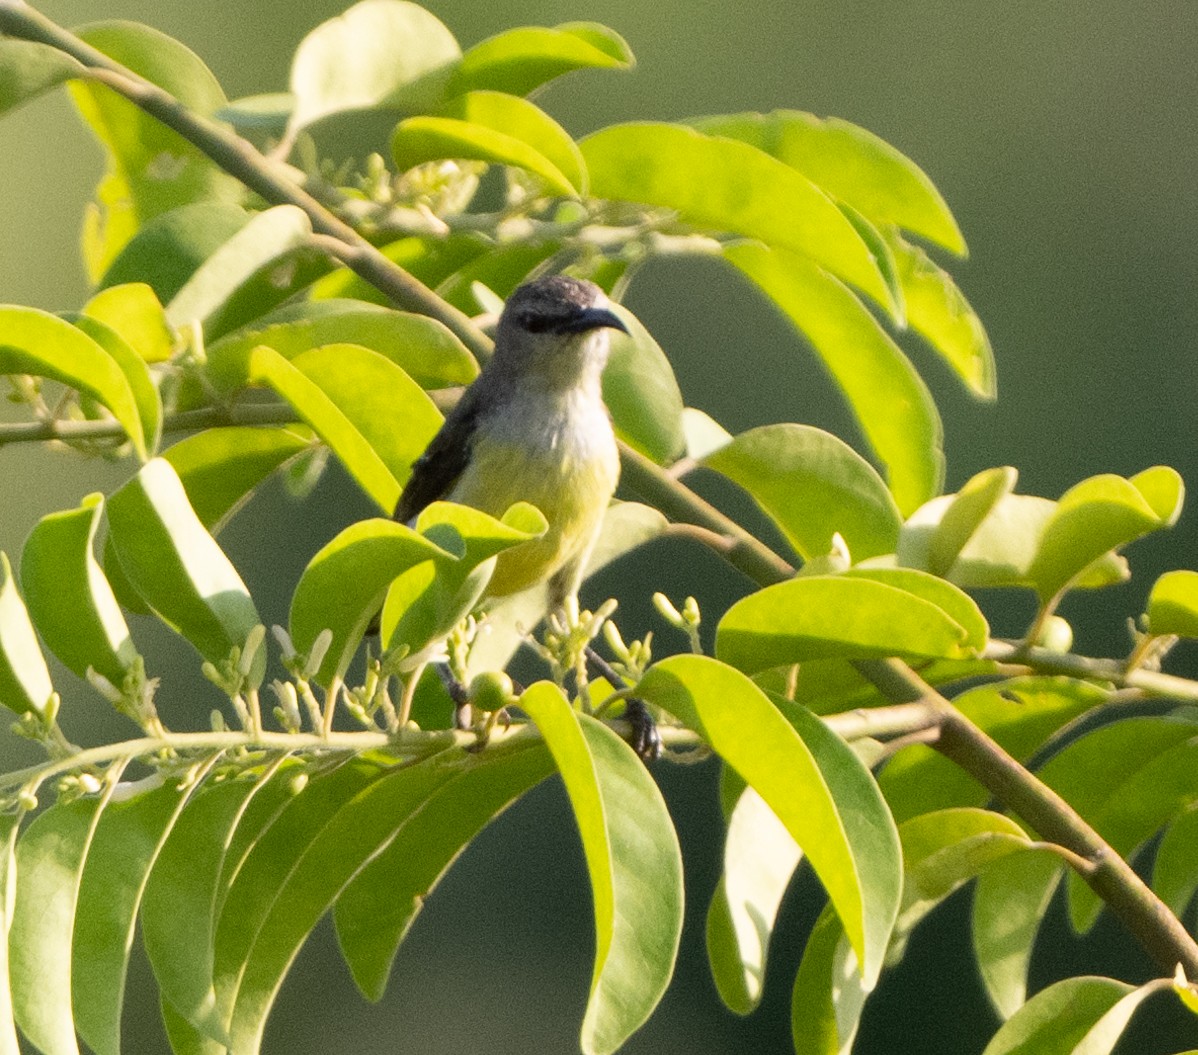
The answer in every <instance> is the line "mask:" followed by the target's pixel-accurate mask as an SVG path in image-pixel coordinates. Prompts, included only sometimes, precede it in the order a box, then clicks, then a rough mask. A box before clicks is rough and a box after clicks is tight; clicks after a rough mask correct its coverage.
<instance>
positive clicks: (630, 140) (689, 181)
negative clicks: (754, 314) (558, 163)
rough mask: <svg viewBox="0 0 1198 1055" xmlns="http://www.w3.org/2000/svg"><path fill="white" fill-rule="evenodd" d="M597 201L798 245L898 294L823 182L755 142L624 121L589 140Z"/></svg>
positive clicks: (887, 302)
mask: <svg viewBox="0 0 1198 1055" xmlns="http://www.w3.org/2000/svg"><path fill="white" fill-rule="evenodd" d="M579 148H580V149H581V150H582V155H583V158H584V159H585V161H586V165H587V169H588V171H589V172H590V174H591V194H592V195H593V196H594V197H597V198H613V199H616V200H619V201H632V202H640V203H643V204H645V205H653V206H660V207H662V208H665V209H673V210H676V211H677V213H678V216H679V218H680V219H681V220H682V221H683V222H684V223H688V224H691V225H693V226H695V227H697V228H700V229H703V230H707V231H712V232H727V233H728V234H735V235H744V236H745V237H747V238H756V239H760V240H761V241H762V242H764V243H766V245H769V246H774V247H778V248H783V249H789V250H791V251H793V252H794V253H795V254H796V256H798V257H799V258H800V259H804V258H805V260H806V262H807V263H808V264H809V265H810V266H812V267H822V268H826V269H827V270H828V271H830V272H831V273H832V274H833V275H836V276H837V277H838V278H841V279H843V280H844V281H846V282H849V283H851V284H852V285H854V286H856V287H857V288H858V289H860V290H863V291H864V292H865V293H867V294H868V295H869V296H871V297H872V298H873V299H874V300H876V301H877V302H878V303H879V304H880V305H882V306H883V307H884V308H886V310H887V311H888V312H893V311H894V310H895V304H894V301H893V299H892V297H891V295H890V291H889V289H888V288H887V286H886V282H885V280H884V279H883V276H882V273H881V271H879V269H878V266H877V263H876V261H875V260H874V258H873V256H872V255H871V253H870V251H869V248H868V247H867V246H866V244H865V243H864V242H863V241H862V240H861V236H860V235H859V234H858V233H857V230H856V229H855V228H854V227H853V225H852V223H851V222H850V221H849V219H848V218H847V217H846V216H845V215H844V213H842V212H841V211H840V209H838V208H837V207H836V204H835V203H834V202H833V201H832V200H831V199H830V198H828V197H827V195H825V194H824V193H823V191H821V190H820V189H819V188H818V187H816V186H815V185H814V184H812V183H811V182H810V181H809V180H807V179H806V178H805V177H803V176H802V175H800V174H799V173H797V172H795V171H794V170H793V169H792V168H790V167H789V166H787V165H784V164H782V163H781V162H779V161H776V160H775V159H774V158H771V157H770V156H769V155H768V154H764V153H762V152H761V151H760V150H757V149H756V148H755V147H751V146H748V145H747V144H745V143H738V142H735V141H734V140H730V139H721V138H718V137H715V136H707V135H703V134H702V133H700V132H696V131H695V130H694V129H692V128H687V127H685V126H683V125H674V124H663V123H656V122H644V123H636V124H624V125H614V126H612V127H610V128H604V129H601V130H600V131H598V132H595V133H593V134H592V135H589V136H587V137H586V138H585V139H583V140H582V141H581V142H580V143H579Z"/></svg>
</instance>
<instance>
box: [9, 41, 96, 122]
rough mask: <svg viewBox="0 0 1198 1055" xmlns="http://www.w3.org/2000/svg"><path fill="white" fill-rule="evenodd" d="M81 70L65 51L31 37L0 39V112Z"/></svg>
mask: <svg viewBox="0 0 1198 1055" xmlns="http://www.w3.org/2000/svg"><path fill="white" fill-rule="evenodd" d="M82 72H83V66H82V65H80V63H79V62H77V61H76V60H75V59H73V58H71V56H70V55H67V54H66V53H65V52H62V51H59V50H58V49H57V48H52V47H50V45H49V44H38V43H36V42H34V41H32V40H16V39H13V38H7V37H6V38H5V39H3V40H0V115H3V114H7V113H8V112H9V111H10V110H15V109H16V108H17V107H18V106H22V105H24V104H25V103H27V102H29V101H30V100H31V99H36V98H37V97H38V96H39V95H42V94H44V93H45V92H48V91H49V90H50V89H51V88H57V87H58V86H59V85H60V84H63V83H64V82H66V81H67V80H69V79H70V78H72V77H76V76H78V75H79V74H80V73H82Z"/></svg>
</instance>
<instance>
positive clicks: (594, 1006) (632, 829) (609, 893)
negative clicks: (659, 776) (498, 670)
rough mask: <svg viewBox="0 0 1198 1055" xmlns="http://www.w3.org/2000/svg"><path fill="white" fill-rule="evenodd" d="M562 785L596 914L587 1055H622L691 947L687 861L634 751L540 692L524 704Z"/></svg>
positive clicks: (543, 688) (552, 691)
mask: <svg viewBox="0 0 1198 1055" xmlns="http://www.w3.org/2000/svg"><path fill="white" fill-rule="evenodd" d="M520 708H521V710H523V711H525V712H526V713H527V714H528V716H529V717H530V718H531V719H532V720H533V721H534V722H535V723H536V725H537V728H538V729H540V731H541V735H542V736H544V737H545V742H546V744H548V746H549V750H550V752H551V753H552V754H553V760H554V763H555V764H556V765H557V768H558V771H559V772H560V773H561V775H562V780H563V781H564V782H565V785H566V792H567V794H568V795H569V796H570V804H571V806H572V807H573V809H574V819H575V821H576V822H577V823H578V830H579V834H580V835H581V837H582V846H583V850H584V852H585V854H586V861H587V870H588V872H589V873H590V877H591V891H592V894H593V896H594V906H595V945H596V950H595V970H594V974H593V975H592V976H591V996H590V1000H589V1002H588V1004H587V1010H586V1016H585V1017H584V1019H583V1023H582V1050H583V1051H584V1052H585V1053H587V1055H592V1053H594V1055H607V1053H609V1052H614V1051H616V1050H617V1049H618V1048H619V1047H620V1046H621V1045H622V1044H623V1043H624V1042H625V1041H626V1040H627V1039H628V1038H629V1037H630V1036H631V1035H632V1034H633V1033H634V1032H635V1031H636V1030H637V1029H638V1028H640V1026H641V1025H642V1024H643V1023H644V1022H645V1020H646V1019H647V1018H648V1017H649V1015H650V1014H652V1012H653V1009H654V1008H655V1007H656V1006H657V1004H658V1002H659V1001H660V1000H661V998H662V996H663V995H664V994H665V991H666V986H667V985H668V984H669V981H670V977H671V975H672V974H673V973H674V961H675V959H676V958H677V955H678V943H679V941H680V939H681V937H682V851H681V850H680V849H679V847H678V837H677V835H675V833H674V826H673V824H672V823H671V821H670V815H669V813H668V812H667V810H666V804H665V800H664V799H662V797H661V792H660V791H658V789H657V785H656V784H655V783H654V782H653V779H652V777H650V776H649V774H648V771H647V770H646V769H645V767H644V766H643V765H642V764H641V761H640V759H638V758H637V757H636V755H635V754H633V752H632V749H631V748H630V747H629V746H628V745H627V744H625V743H624V741H622V740H621V739H620V738H619V737H618V736H616V734H615V733H613V732H612V731H611V730H610V729H608V728H607V727H606V726H605V725H603V724H602V723H600V722H598V721H596V720H595V719H593V718H590V717H588V716H586V715H579V714H576V713H575V712H574V710H573V709H572V708H571V707H570V704H569V703H568V702H567V701H566V698H565V697H564V696H563V695H562V693H561V690H560V689H558V688H556V687H555V686H553V685H551V684H549V683H548V682H540V683H538V684H537V685H534V686H533V687H532V688H530V689H528V690H527V691H526V692H525V693H524V694H523V695H522V696H521V697H520Z"/></svg>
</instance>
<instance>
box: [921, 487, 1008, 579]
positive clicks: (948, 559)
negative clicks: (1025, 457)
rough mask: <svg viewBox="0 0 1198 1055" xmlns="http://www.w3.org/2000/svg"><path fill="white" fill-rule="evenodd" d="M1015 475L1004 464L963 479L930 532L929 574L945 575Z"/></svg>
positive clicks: (1001, 497) (1006, 490) (1005, 494)
mask: <svg viewBox="0 0 1198 1055" xmlns="http://www.w3.org/2000/svg"><path fill="white" fill-rule="evenodd" d="M1018 478H1019V472H1018V470H1016V469H1012V468H1010V467H1009V466H1004V467H1002V468H997V469H986V470H985V471H984V472H980V473H978V474H977V475H976V476H972V477H970V478H969V479H968V480H967V481H966V482H965V485H964V486H963V487H962V488H961V490H960V491H958V492H957V493H956V495H955V496H953V499H952V502H951V504H949V505H948V506H947V507H946V508H945V510H944V513H943V514H942V515H941V517H940V521H939V523H938V524H937V525H936V526H935V528H934V529H933V531H932V532H931V539H930V541H929V543H928V549H927V570H928V571H930V572H931V573H932V574H933V575H948V573H949V572H950V570H951V569H952V567H953V565H954V564H955V563H956V562H957V558H958V557H959V556H960V555H961V551H962V550H963V549H964V548H965V546H966V545H967V544H968V543H969V540H970V539H971V538H972V537H973V535H974V533H975V532H976V531H977V529H978V528H979V527H980V526H981V524H982V522H983V521H984V520H985V519H986V518H987V517H988V516H989V515H990V513H991V512H992V511H993V509H994V507H995V505H997V504H998V502H1000V501H1001V500H1002V499H1003V498H1005V497H1006V496H1007V495H1009V494H1010V493H1011V492H1012V491H1013V490H1014V489H1015V481H1016V480H1017V479H1018Z"/></svg>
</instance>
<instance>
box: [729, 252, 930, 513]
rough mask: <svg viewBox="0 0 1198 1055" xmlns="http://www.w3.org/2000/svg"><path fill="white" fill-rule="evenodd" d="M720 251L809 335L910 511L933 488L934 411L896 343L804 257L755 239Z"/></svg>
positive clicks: (901, 505) (893, 489)
mask: <svg viewBox="0 0 1198 1055" xmlns="http://www.w3.org/2000/svg"><path fill="white" fill-rule="evenodd" d="M724 255H725V256H726V257H727V258H728V260H729V261H731V262H732V264H734V265H735V266H736V267H737V268H739V269H740V270H741V271H743V272H744V273H745V274H746V275H747V276H748V277H749V278H750V279H752V280H753V282H754V283H756V284H757V285H758V286H759V287H760V288H761V290H762V292H764V293H765V294H766V295H767V296H768V297H769V298H770V299H771V300H773V301H774V303H775V304H777V306H778V307H779V308H780V309H781V310H782V312H783V313H784V314H785V315H786V316H787V318H789V319H790V321H791V322H792V323H793V324H794V325H795V327H796V328H797V329H798V330H799V331H800V332H801V333H802V334H803V335H804V336H805V337H806V338H807V339H808V341H810V343H811V346H812V348H813V349H814V350H815V352H816V354H817V355H819V357H820V359H821V360H822V361H823V363H824V365H825V366H826V367H827V369H828V371H829V373H830V374H831V375H832V378H833V380H834V381H835V382H836V384H837V385H838V386H839V387H840V389H841V391H842V392H843V393H844V396H845V399H847V400H848V403H849V406H850V407H851V409H852V411H853V414H854V415H855V417H856V419H857V422H858V425H859V426H860V428H861V430H862V432H863V433H864V435H865V438H866V440H867V441H868V442H869V445H870V447H871V448H872V449H873V451H874V454H875V455H876V456H877V458H878V459H879V460H880V461H881V462H882V464H883V465H884V466H885V469H886V476H887V479H888V481H889V484H890V490H891V492H892V493H893V494H894V498H895V502H896V503H897V504H898V507H899V510H900V511H901V512H902V513H903V514H904V515H907V514H910V513H911V512H913V511H914V510H915V509H916V508H917V507H918V506H919V505H920V504H922V503H923V502H925V501H927V500H928V499H929V498H931V497H932V496H933V495H934V494H936V493H937V492H938V491H939V489H940V483H941V481H942V479H943V477H944V453H943V451H942V450H941V443H942V440H943V436H942V430H941V425H940V418H939V416H938V414H937V413H936V406H935V404H934V403H933V402H932V397H931V395H930V394H929V393H928V390H927V386H926V385H924V383H923V381H922V380H920V377H919V374H917V373H916V372H915V368H914V367H913V366H912V365H911V363H910V362H909V361H908V360H907V358H906V356H904V355H903V353H902V350H901V349H900V348H899V347H898V345H896V344H895V343H894V341H893V340H892V339H891V338H890V337H889V336H888V335H887V333H886V331H885V330H883V329H882V327H881V326H880V325H879V324H878V322H877V320H876V319H875V318H874V317H873V316H872V315H871V314H870V313H869V312H868V311H867V310H866V309H865V307H864V306H863V305H862V304H861V303H860V302H859V301H858V300H857V298H856V297H854V296H853V295H852V293H851V292H850V291H849V290H847V289H846V288H845V287H844V286H843V285H841V284H840V283H839V282H837V281H836V279H834V278H833V277H831V276H830V275H828V274H826V273H825V272H824V271H822V270H821V269H820V268H819V267H817V266H815V264H814V263H812V262H811V261H809V260H804V259H803V258H802V257H800V256H798V255H796V254H794V253H789V252H784V251H781V250H779V249H777V248H773V249H770V248H767V247H765V246H762V245H751V244H744V245H733V246H729V247H727V248H726V249H725V250H724Z"/></svg>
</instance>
